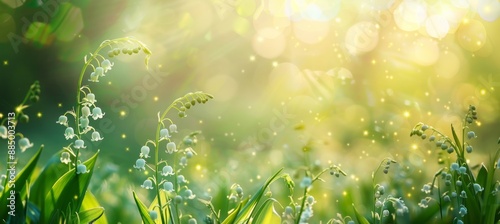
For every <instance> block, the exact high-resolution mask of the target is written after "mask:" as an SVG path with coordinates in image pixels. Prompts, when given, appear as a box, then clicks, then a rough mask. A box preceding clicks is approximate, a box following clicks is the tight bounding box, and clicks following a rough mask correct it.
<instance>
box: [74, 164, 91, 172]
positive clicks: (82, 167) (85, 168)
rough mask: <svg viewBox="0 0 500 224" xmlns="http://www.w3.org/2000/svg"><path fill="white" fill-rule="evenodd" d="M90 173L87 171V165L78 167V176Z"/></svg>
mask: <svg viewBox="0 0 500 224" xmlns="http://www.w3.org/2000/svg"><path fill="white" fill-rule="evenodd" d="M88 172H90V170H87V166H85V164H78V166H76V174H85V173H88Z"/></svg>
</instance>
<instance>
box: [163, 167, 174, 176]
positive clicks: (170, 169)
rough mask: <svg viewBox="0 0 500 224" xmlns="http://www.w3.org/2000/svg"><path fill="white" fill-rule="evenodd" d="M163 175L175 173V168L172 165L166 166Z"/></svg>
mask: <svg viewBox="0 0 500 224" xmlns="http://www.w3.org/2000/svg"><path fill="white" fill-rule="evenodd" d="M161 175H162V176H170V175H174V169H173V168H172V167H171V166H164V167H163V169H162V172H161Z"/></svg>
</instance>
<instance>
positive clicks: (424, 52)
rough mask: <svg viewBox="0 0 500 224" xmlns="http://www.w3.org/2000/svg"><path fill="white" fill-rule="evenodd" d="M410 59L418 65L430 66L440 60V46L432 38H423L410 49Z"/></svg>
mask: <svg viewBox="0 0 500 224" xmlns="http://www.w3.org/2000/svg"><path fill="white" fill-rule="evenodd" d="M408 57H409V58H410V59H411V60H412V61H413V62H415V63H416V64H419V65H423V66H429V65H432V64H434V63H436V61H437V60H438V59H439V46H438V43H437V41H435V40H433V39H432V38H430V37H421V38H418V39H417V40H415V41H414V42H413V43H412V45H411V47H409V51H408Z"/></svg>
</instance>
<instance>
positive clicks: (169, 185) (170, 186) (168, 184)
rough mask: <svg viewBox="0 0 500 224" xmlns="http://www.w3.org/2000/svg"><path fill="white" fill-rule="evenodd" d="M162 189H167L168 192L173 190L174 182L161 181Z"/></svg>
mask: <svg viewBox="0 0 500 224" xmlns="http://www.w3.org/2000/svg"><path fill="white" fill-rule="evenodd" d="M163 190H164V191H168V192H172V191H174V184H172V182H168V181H167V182H165V183H163Z"/></svg>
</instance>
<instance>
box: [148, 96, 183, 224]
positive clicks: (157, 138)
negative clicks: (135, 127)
mask: <svg viewBox="0 0 500 224" xmlns="http://www.w3.org/2000/svg"><path fill="white" fill-rule="evenodd" d="M182 98H183V97H180V98H177V99H176V100H174V102H172V104H170V106H168V108H167V109H166V110H165V111H163V113H162V114H161V116H160V117H159V120H158V125H157V126H156V136H155V142H154V145H155V177H156V179H157V180H160V173H159V167H158V160H159V155H158V152H159V151H160V148H159V146H160V144H159V142H160V129H161V126H162V121H163V120H164V119H165V116H166V115H167V114H168V112H169V111H170V110H171V109H172V108H173V107H174V106H175V105H176V104H177V101H179V100H182ZM174 166H175V162H174ZM174 171H175V168H174ZM176 179H177V178H175V179H174V183H175V184H174V187H176V186H177V180H176ZM159 187H160V184H159V181H156V195H157V197H158V206H159V207H160V217H161V222H162V223H166V222H165V215H164V214H163V212H161V209H163V203H162V200H161V196H160V188H159ZM174 203H175V202H174ZM176 208H177V207H176ZM176 212H177V210H176Z"/></svg>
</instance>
